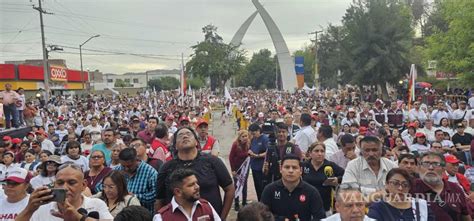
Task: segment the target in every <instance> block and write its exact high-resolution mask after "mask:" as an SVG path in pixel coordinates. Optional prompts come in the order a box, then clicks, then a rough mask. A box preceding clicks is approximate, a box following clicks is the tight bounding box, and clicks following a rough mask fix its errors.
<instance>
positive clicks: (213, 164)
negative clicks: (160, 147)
mask: <svg viewBox="0 0 474 221" xmlns="http://www.w3.org/2000/svg"><path fill="white" fill-rule="evenodd" d="M180 168H189V169H192V170H194V172H195V173H196V178H197V180H198V182H199V186H200V193H201V197H202V198H204V199H206V200H207V201H209V202H210V203H211V205H212V207H214V209H215V210H216V212H217V213H218V214H221V212H222V197H221V193H220V189H219V186H220V187H222V188H224V187H227V186H228V185H231V184H232V178H231V176H230V174H229V171H227V168H226V166H225V164H224V163H223V162H222V161H221V160H220V159H219V158H217V157H215V156H212V155H210V154H202V155H201V154H200V153H198V155H197V157H196V158H195V159H194V160H186V161H184V160H180V159H173V160H170V161H168V162H166V163H165V164H163V166H161V168H160V172H159V173H158V179H157V180H158V181H157V182H158V183H157V199H159V200H164V202H163V203H164V205H166V204H168V203H170V202H171V199H172V198H173V192H172V191H171V190H170V189H169V187H170V184H169V177H170V175H171V173H172V172H173V171H175V170H176V169H180Z"/></svg>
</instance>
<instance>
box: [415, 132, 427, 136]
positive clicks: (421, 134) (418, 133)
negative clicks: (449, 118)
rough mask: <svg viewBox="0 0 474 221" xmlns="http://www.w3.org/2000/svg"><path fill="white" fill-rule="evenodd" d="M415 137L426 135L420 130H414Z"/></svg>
mask: <svg viewBox="0 0 474 221" xmlns="http://www.w3.org/2000/svg"><path fill="white" fill-rule="evenodd" d="M415 137H426V135H425V134H424V133H422V132H416V134H415Z"/></svg>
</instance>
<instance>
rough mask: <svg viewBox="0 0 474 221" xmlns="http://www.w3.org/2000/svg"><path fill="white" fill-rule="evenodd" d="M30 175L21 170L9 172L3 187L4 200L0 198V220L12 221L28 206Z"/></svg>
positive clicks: (16, 169)
mask: <svg viewBox="0 0 474 221" xmlns="http://www.w3.org/2000/svg"><path fill="white" fill-rule="evenodd" d="M30 179H31V174H30V173H29V172H28V171H27V170H25V169H22V168H15V169H14V170H12V171H10V173H9V174H8V176H7V178H6V179H5V184H4V185H3V189H4V193H5V196H6V198H0V220H2V221H14V220H15V218H16V216H17V215H18V214H19V213H20V212H21V211H22V210H23V209H25V207H26V205H28V200H29V198H30V195H29V194H28V193H27V190H28V188H29V186H30V185H29V182H30Z"/></svg>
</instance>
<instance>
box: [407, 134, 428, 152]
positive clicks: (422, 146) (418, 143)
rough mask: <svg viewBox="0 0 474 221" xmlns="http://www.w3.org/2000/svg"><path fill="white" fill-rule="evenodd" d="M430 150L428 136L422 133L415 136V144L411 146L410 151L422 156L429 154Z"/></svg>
mask: <svg viewBox="0 0 474 221" xmlns="http://www.w3.org/2000/svg"><path fill="white" fill-rule="evenodd" d="M430 148H431V147H430V144H429V143H428V141H427V139H426V135H425V134H424V133H422V132H417V133H416V134H415V139H413V144H412V145H411V146H410V151H411V152H416V153H418V154H422V153H426V152H428V151H429V150H430Z"/></svg>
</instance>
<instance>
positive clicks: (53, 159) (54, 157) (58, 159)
mask: <svg viewBox="0 0 474 221" xmlns="http://www.w3.org/2000/svg"><path fill="white" fill-rule="evenodd" d="M49 161H51V162H55V163H57V164H61V157H60V156H58V155H51V156H49V157H48V160H46V162H49Z"/></svg>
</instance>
